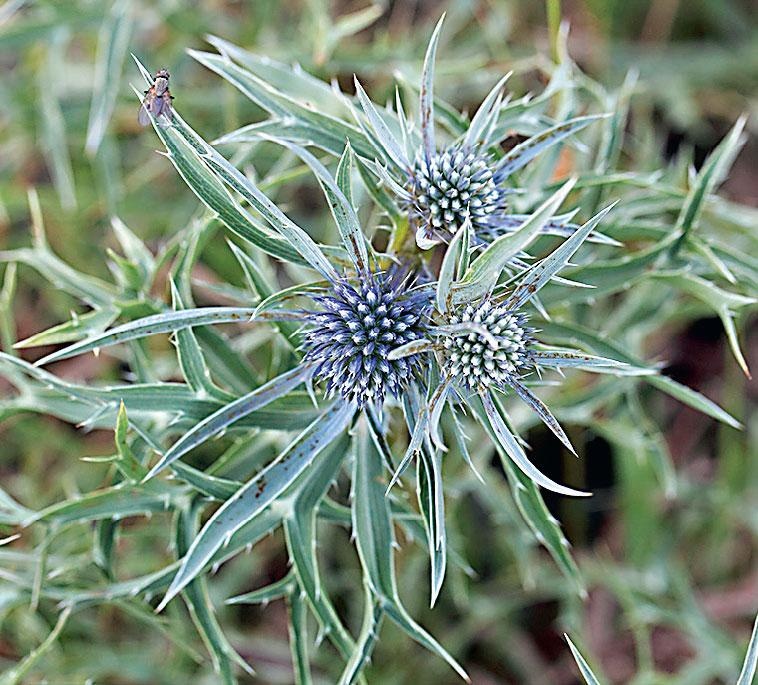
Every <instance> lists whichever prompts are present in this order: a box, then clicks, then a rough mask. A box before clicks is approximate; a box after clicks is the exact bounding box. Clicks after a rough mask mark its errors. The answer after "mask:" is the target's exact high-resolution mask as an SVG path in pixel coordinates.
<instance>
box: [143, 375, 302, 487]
mask: <svg viewBox="0 0 758 685" xmlns="http://www.w3.org/2000/svg"><path fill="white" fill-rule="evenodd" d="M310 373H311V369H310V367H308V366H297V367H295V368H294V369H292V370H291V371H287V372H286V373H283V374H281V375H280V376H277V377H276V378H273V379H272V380H270V381H268V382H267V383H265V384H264V385H262V386H260V387H259V388H256V389H255V390H253V391H252V392H249V393H248V394H247V395H244V396H242V397H240V398H238V399H236V400H234V401H232V402H229V403H228V404H225V405H224V406H223V407H221V408H220V409H218V411H216V412H214V413H213V414H210V415H209V416H207V417H205V418H204V419H203V420H202V421H200V423H198V424H197V425H195V426H194V427H193V428H192V429H191V430H190V431H189V432H187V433H185V434H184V435H183V436H182V437H181V438H180V439H179V440H177V441H176V442H175V443H174V444H173V445H172V446H171V448H170V449H168V450H166V453H165V454H164V455H163V456H162V457H161V459H160V460H159V461H158V463H156V464H155V466H153V467H152V468H151V469H150V471H149V472H148V474H147V476H145V478H144V479H143V482H144V481H147V480H150V479H151V478H153V477H155V476H156V475H157V474H158V473H159V472H160V471H162V470H163V469H164V468H166V467H167V466H169V465H170V464H172V463H173V462H175V461H176V460H177V459H180V458H181V457H182V456H184V455H185V454H187V452H189V451H190V450H192V449H194V448H195V447H197V446H198V445H201V444H202V443H204V442H205V441H207V440H209V439H210V438H212V437H213V436H214V435H217V434H218V433H220V432H221V431H223V430H225V429H226V428H227V427H229V426H230V425H231V424H232V423H235V422H237V421H239V420H241V419H243V418H245V417H246V416H248V415H249V414H252V413H253V412H255V411H257V410H258V409H261V408H262V407H265V406H266V405H267V404H269V403H271V402H273V401H274V400H276V399H278V398H279V397H282V396H283V395H286V394H287V393H288V392H290V390H294V389H295V388H296V387H297V386H298V385H300V384H301V383H304V382H305V381H306V380H307V378H308V376H309V375H310Z"/></svg>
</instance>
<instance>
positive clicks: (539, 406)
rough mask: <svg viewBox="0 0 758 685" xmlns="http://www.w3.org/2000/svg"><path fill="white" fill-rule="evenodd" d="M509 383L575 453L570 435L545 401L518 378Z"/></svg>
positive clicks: (569, 449) (570, 450) (566, 446)
mask: <svg viewBox="0 0 758 685" xmlns="http://www.w3.org/2000/svg"><path fill="white" fill-rule="evenodd" d="M509 384H510V386H511V387H512V388H513V389H514V390H515V391H516V394H517V395H518V396H519V397H520V398H521V399H522V400H523V401H524V402H526V404H528V405H529V406H530V407H531V408H532V410H534V412H535V413H536V414H537V416H539V417H540V419H542V422H543V423H544V424H545V425H546V426H547V427H548V428H549V429H550V430H551V431H552V432H553V433H554V434H555V436H556V437H557V438H558V439H559V440H560V441H561V442H562V443H563V445H564V447H565V448H566V449H567V450H568V451H569V452H571V453H572V454H574V455H575V454H576V450H575V449H574V447H573V446H572V444H571V441H570V440H569V439H568V436H567V435H566V433H565V432H564V430H563V428H561V425H560V424H559V423H558V421H557V419H556V418H555V417H554V416H553V414H552V413H551V412H550V410H549V409H548V408H547V406H546V405H545V403H544V402H543V401H542V400H541V399H540V398H539V397H537V396H536V395H535V394H534V393H533V392H532V391H531V390H529V388H527V387H526V386H525V385H524V384H523V383H521V382H520V381H518V380H516V379H515V378H511V380H510V382H509Z"/></svg>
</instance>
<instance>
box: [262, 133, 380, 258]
mask: <svg viewBox="0 0 758 685" xmlns="http://www.w3.org/2000/svg"><path fill="white" fill-rule="evenodd" d="M277 142H278V143H280V144H281V145H284V146H285V147H286V148H288V149H290V150H292V151H293V152H294V153H295V154H296V155H297V156H298V157H300V159H302V160H303V161H304V162H305V163H306V164H307V165H308V166H309V167H310V169H311V170H312V171H313V173H314V174H315V175H316V178H317V179H318V182H319V184H320V185H321V188H322V189H323V190H324V194H325V195H326V198H327V200H328V201H329V209H331V210H332V216H333V217H334V222H335V223H336V224H337V229H338V230H339V233H340V237H341V238H342V244H343V245H344V246H345V249H346V250H347V253H348V255H350V259H351V260H352V261H353V264H354V265H355V268H356V270H357V271H359V272H361V273H363V272H365V271H367V270H368V268H369V261H368V251H367V249H366V238H365V237H364V235H363V231H362V230H361V225H360V221H359V220H358V215H357V214H356V213H355V209H353V207H352V205H351V204H350V202H349V201H348V199H347V198H346V197H345V195H344V193H343V192H342V191H341V190H340V189H339V187H338V186H337V184H336V183H335V182H334V179H333V178H332V176H331V174H330V173H329V172H328V171H327V169H326V167H325V166H324V165H323V164H321V162H319V161H318V160H317V159H316V158H315V157H314V156H313V155H312V154H311V153H310V152H308V151H307V150H306V149H304V148H302V147H300V146H299V145H295V144H294V143H290V142H288V141H286V140H281V139H279V140H277ZM345 149H346V151H347V150H349V149H350V148H348V147H346V148H345Z"/></svg>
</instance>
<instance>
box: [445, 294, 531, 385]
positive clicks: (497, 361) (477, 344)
mask: <svg viewBox="0 0 758 685" xmlns="http://www.w3.org/2000/svg"><path fill="white" fill-rule="evenodd" d="M448 323H449V324H451V325H460V324H474V325H476V326H479V327H481V329H482V330H481V332H478V331H471V332H470V333H464V334H463V335H446V336H444V337H443V339H442V347H443V349H442V351H441V363H442V368H443V370H444V372H445V373H446V374H447V375H448V376H449V377H450V378H452V379H453V380H454V381H456V382H457V383H458V384H459V385H461V386H463V387H464V388H466V389H467V390H470V391H473V392H476V391H479V390H483V389H485V388H488V387H490V386H494V387H501V388H502V387H505V386H507V385H509V384H510V383H509V381H510V379H514V378H518V377H519V376H521V375H522V374H523V373H524V372H526V371H527V370H529V369H530V368H532V366H533V364H532V359H531V355H532V353H531V349H530V348H531V345H532V344H533V343H534V338H533V337H532V329H531V328H529V327H527V326H526V316H525V315H524V314H522V313H520V312H513V311H510V310H509V309H508V308H507V307H506V306H505V305H504V304H503V303H497V302H493V300H492V299H490V298H487V299H485V300H483V301H481V302H479V303H476V304H468V305H466V306H465V307H463V308H462V309H461V310H460V311H459V312H457V313H454V314H452V315H451V316H450V318H449V320H448ZM485 332H486V333H485Z"/></svg>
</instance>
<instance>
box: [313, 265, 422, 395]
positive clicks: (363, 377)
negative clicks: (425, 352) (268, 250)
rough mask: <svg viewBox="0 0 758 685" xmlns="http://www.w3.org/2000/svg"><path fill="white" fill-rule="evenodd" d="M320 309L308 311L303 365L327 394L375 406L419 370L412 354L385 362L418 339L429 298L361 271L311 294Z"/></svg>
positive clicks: (391, 278) (392, 278) (388, 277)
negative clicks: (308, 365) (308, 366)
mask: <svg viewBox="0 0 758 685" xmlns="http://www.w3.org/2000/svg"><path fill="white" fill-rule="evenodd" d="M313 299H314V301H315V302H316V303H317V304H318V305H319V306H320V307H321V309H320V311H315V312H309V313H308V325H309V332H308V335H307V339H306V342H305V346H304V347H305V361H306V362H310V363H312V364H313V365H314V372H313V375H314V378H315V379H316V380H318V381H321V382H323V383H324V384H325V385H326V392H327V395H328V396H330V397H331V396H334V395H335V394H339V395H341V396H342V397H343V398H344V399H346V400H351V401H354V402H356V404H357V405H358V406H359V407H362V406H363V405H365V404H367V403H377V404H381V403H382V402H383V401H384V397H385V395H386V394H387V393H390V394H391V395H393V396H395V397H397V396H398V395H399V394H400V392H401V391H402V390H403V389H404V388H405V387H406V386H407V384H408V382H409V381H410V380H411V378H412V377H413V375H414V374H415V373H416V372H417V370H418V368H419V361H418V355H416V356H411V357H405V358H403V359H397V360H390V359H388V358H387V356H388V354H389V353H390V351H391V350H393V349H394V348H396V347H399V346H400V345H403V344H405V343H408V342H411V341H413V340H417V339H419V338H421V337H423V335H424V333H425V331H426V319H427V315H428V309H429V298H428V296H427V295H424V294H421V293H419V292H414V291H409V290H407V289H406V287H405V284H404V282H403V280H402V278H400V277H399V276H398V275H396V274H388V273H369V272H367V273H363V274H361V275H360V276H359V278H358V279H356V280H355V281H350V280H348V279H341V280H340V281H337V282H335V283H334V284H333V285H332V287H331V290H330V292H328V293H327V294H325V295H318V296H315V297H314V298H313Z"/></svg>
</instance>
